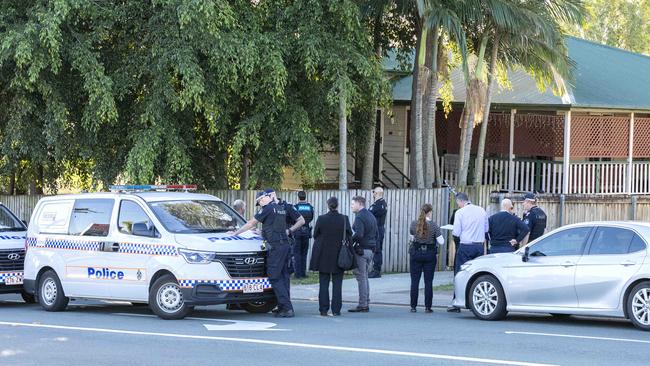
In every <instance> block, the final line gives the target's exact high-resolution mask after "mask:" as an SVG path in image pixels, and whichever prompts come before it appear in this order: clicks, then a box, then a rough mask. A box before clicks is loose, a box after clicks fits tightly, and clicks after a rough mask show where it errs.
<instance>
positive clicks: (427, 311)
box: [424, 308, 433, 314]
mask: <svg viewBox="0 0 650 366" xmlns="http://www.w3.org/2000/svg"><path fill="white" fill-rule="evenodd" d="M424 312H425V313H427V314H431V313H433V310H431V308H427V309H426V310H424Z"/></svg>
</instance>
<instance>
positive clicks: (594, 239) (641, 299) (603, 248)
mask: <svg viewBox="0 0 650 366" xmlns="http://www.w3.org/2000/svg"><path fill="white" fill-rule="evenodd" d="M649 242H650V224H647V223H641V222H589V223H583V224H575V225H568V226H564V227H562V228H560V229H557V230H554V231H552V232H550V233H548V234H546V235H544V236H542V237H540V238H538V239H537V240H535V241H533V242H531V243H529V244H528V245H527V246H525V247H524V248H521V249H519V250H518V251H516V252H514V253H502V254H491V255H486V256H482V257H479V258H477V259H475V260H472V261H469V262H467V263H465V264H464V265H463V266H462V267H461V270H460V272H458V274H457V275H456V277H455V279H454V288H455V295H456V296H455V299H454V302H453V304H454V305H455V306H458V307H461V308H463V307H464V308H469V309H470V310H471V311H472V312H473V313H474V315H475V316H476V317H477V318H479V319H483V320H499V319H503V318H504V317H505V316H506V314H507V313H508V312H509V311H515V312H535V313H550V314H553V315H560V316H561V315H590V316H608V317H621V318H627V319H630V320H631V321H632V323H633V324H634V325H635V326H636V327H638V328H640V329H643V330H648V331H650V257H648V243H649Z"/></svg>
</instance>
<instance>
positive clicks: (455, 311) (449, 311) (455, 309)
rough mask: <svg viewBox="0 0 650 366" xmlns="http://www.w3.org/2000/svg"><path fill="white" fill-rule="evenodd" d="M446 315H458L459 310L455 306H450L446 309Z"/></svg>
mask: <svg viewBox="0 0 650 366" xmlns="http://www.w3.org/2000/svg"><path fill="white" fill-rule="evenodd" d="M447 312H448V313H460V308H458V307H455V306H450V307H448V308H447Z"/></svg>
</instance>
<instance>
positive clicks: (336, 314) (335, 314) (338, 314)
mask: <svg viewBox="0 0 650 366" xmlns="http://www.w3.org/2000/svg"><path fill="white" fill-rule="evenodd" d="M332 315H334V316H341V313H332Z"/></svg>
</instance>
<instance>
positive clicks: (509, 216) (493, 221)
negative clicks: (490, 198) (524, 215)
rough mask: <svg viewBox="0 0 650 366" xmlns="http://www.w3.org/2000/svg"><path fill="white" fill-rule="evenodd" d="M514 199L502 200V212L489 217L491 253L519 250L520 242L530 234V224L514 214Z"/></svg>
mask: <svg viewBox="0 0 650 366" xmlns="http://www.w3.org/2000/svg"><path fill="white" fill-rule="evenodd" d="M511 211H512V201H511V200H509V199H507V198H506V199H504V200H503V201H501V212H499V213H496V214H494V215H492V216H490V218H489V219H488V224H489V231H488V233H489V234H490V250H489V252H490V253H508V252H514V251H515V250H517V247H518V244H519V243H520V242H521V241H522V240H524V238H525V237H526V235H528V231H529V229H528V226H526V224H524V222H523V221H521V219H519V217H517V216H515V215H513V213H512V212H511Z"/></svg>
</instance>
